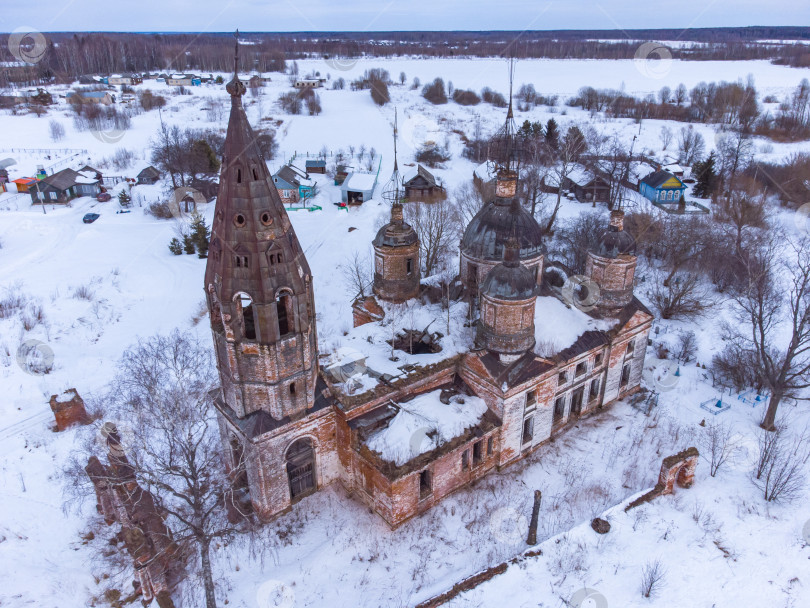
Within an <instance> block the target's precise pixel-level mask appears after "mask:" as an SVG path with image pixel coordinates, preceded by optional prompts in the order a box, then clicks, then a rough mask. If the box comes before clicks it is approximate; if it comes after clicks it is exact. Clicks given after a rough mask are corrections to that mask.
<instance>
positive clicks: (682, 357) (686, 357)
mask: <svg viewBox="0 0 810 608" xmlns="http://www.w3.org/2000/svg"><path fill="white" fill-rule="evenodd" d="M673 354H674V355H675V358H676V359H677V360H678V361H680V362H681V363H688V362H689V361H690V360H691V359H694V358H695V355H696V354H697V338H695V332H693V331H692V330H691V329H687V330H684V331H682V332H680V333H679V334H678V342H677V344H676V346H675V351H674V353H673Z"/></svg>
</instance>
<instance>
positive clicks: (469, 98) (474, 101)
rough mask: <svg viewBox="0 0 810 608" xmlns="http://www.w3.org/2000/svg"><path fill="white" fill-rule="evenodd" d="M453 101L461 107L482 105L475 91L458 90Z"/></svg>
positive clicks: (454, 92) (454, 93)
mask: <svg viewBox="0 0 810 608" xmlns="http://www.w3.org/2000/svg"><path fill="white" fill-rule="evenodd" d="M453 101H455V102H456V103H457V104H458V105H460V106H477V105H478V104H479V103H481V98H480V97H479V96H478V95H477V94H476V92H475V91H465V90H464V89H456V90H455V91H453Z"/></svg>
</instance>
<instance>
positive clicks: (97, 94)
mask: <svg viewBox="0 0 810 608" xmlns="http://www.w3.org/2000/svg"><path fill="white" fill-rule="evenodd" d="M65 97H66V98H67V100H68V101H73V100H74V99H78V101H79V103H82V104H88V103H92V104H100V105H103V106H109V105H112V104H113V103H114V102H115V98H114V97H113V96H112V95H110V94H109V93H108V92H107V91H68V92H67V94H66V95H65Z"/></svg>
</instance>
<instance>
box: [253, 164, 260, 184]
mask: <svg viewBox="0 0 810 608" xmlns="http://www.w3.org/2000/svg"><path fill="white" fill-rule="evenodd" d="M253 179H255V180H257V181H258V179H259V173H258V171H256V167H253Z"/></svg>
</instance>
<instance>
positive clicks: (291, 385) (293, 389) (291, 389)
mask: <svg viewBox="0 0 810 608" xmlns="http://www.w3.org/2000/svg"><path fill="white" fill-rule="evenodd" d="M290 395H293V396H294V395H295V382H293V383H292V384H290Z"/></svg>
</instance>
